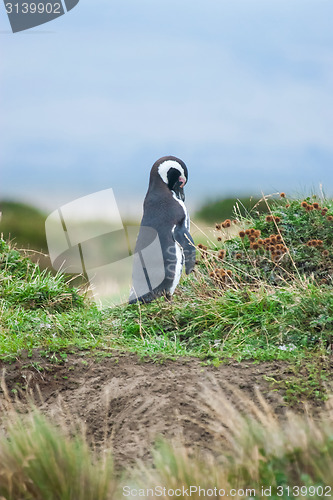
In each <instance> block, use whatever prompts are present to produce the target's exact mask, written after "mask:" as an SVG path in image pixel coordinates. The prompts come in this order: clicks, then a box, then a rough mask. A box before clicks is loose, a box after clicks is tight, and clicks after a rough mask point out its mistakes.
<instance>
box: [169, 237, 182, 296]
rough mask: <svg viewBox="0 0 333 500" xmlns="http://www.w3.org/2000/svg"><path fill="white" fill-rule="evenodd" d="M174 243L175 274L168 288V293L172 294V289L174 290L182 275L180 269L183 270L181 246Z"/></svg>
mask: <svg viewBox="0 0 333 500" xmlns="http://www.w3.org/2000/svg"><path fill="white" fill-rule="evenodd" d="M175 244H176V259H177V260H176V265H175V276H174V278H173V283H172V286H171V288H170V294H171V295H173V293H174V291H175V290H176V287H177V285H178V283H179V280H180V277H181V275H182V270H183V250H182V247H181V246H180V245H179V243H177V242H175Z"/></svg>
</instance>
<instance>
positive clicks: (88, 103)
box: [0, 0, 333, 251]
mask: <svg viewBox="0 0 333 500" xmlns="http://www.w3.org/2000/svg"><path fill="white" fill-rule="evenodd" d="M332 19H333V2H332V1H331V0H293V1H292V2H290V0H271V1H269V2H267V0H251V1H249V0H232V1H230V0H205V2H203V1H201V2H193V1H189V0H182V1H181V2H179V1H176V0H168V1H164V0H159V1H158V2H156V0H141V1H140V2H138V1H137V0H127V1H126V2H123V1H120V0H94V1H93V2H92V1H90V2H88V1H85V0H80V2H79V4H78V5H77V6H76V7H75V8H74V9H73V10H72V11H70V12H69V13H67V14H66V15H64V16H62V17H60V18H58V19H56V20H55V21H52V22H50V23H48V24H45V25H43V26H40V27H38V28H35V29H32V30H28V31H26V32H22V33H16V34H12V33H11V31H10V25H9V21H8V19H7V16H6V12H5V8H4V6H0V37H1V59H0V78H1V97H0V99H1V101H0V108H1V114H0V122H1V123H0V126H1V130H0V146H1V147H0V165H1V177H0V210H1V211H2V220H1V222H0V231H1V232H2V233H3V234H4V236H5V237H6V238H7V237H8V236H9V235H10V237H11V238H12V239H13V240H14V242H16V243H17V244H18V245H19V246H25V247H31V248H35V249H38V250H40V249H42V250H44V251H45V250H46V242H45V230H44V223H45V218H46V217H47V215H48V214H49V213H50V212H52V211H54V210H56V209H57V208H58V207H60V206H61V205H63V204H65V203H69V202H71V201H73V200H75V199H76V198H79V197H82V196H86V195H88V194H91V193H94V192H96V191H99V190H103V189H108V188H112V189H113V190H114V194H115V196H116V199H117V203H118V205H119V208H120V212H121V216H122V218H123V219H124V220H134V221H135V220H137V221H139V220H140V218H141V214H142V201H143V198H144V196H145V193H146V190H147V185H148V177H149V171H150V168H151V166H152V164H153V163H154V162H155V160H156V159H158V158H159V157H161V156H164V155H169V154H171V155H175V156H179V157H180V158H181V159H183V160H184V161H185V163H186V164H187V166H188V169H189V182H188V184H187V187H186V196H187V205H188V207H189V209H190V211H191V215H192V216H193V217H194V218H196V214H198V213H199V215H200V217H199V216H198V215H197V218H199V219H202V218H203V219H205V217H206V215H207V211H206V212H205V210H204V211H202V208H203V207H204V206H205V205H206V204H209V203H211V202H215V201H218V200H224V199H226V198H227V199H231V200H235V199H237V198H238V197H243V198H247V197H250V196H253V197H254V198H258V197H260V196H261V192H264V193H266V194H269V193H273V192H279V191H285V192H286V193H287V194H288V195H294V196H301V197H302V196H306V195H307V194H310V193H314V192H317V191H319V190H320V184H322V187H323V190H324V192H325V193H326V195H327V196H332V194H333V169H332V160H333V141H332V131H333V30H332ZM230 206H232V202H230V201H227V202H226V204H225V205H223V203H222V204H221V202H220V203H217V204H216V207H217V208H216V220H220V219H222V218H223V217H227V216H231V215H232V214H231V213H230V210H231V209H230V208H229V207H230ZM205 213H206V215H204V214H205ZM209 213H210V215H209V217H208V219H207V218H206V220H207V221H208V222H210V221H213V220H214V218H215V215H214V213H213V214H212V212H211V210H210V212H209ZM73 215H75V216H76V217H80V213H78V214H73Z"/></svg>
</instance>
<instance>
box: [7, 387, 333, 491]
mask: <svg viewBox="0 0 333 500" xmlns="http://www.w3.org/2000/svg"><path fill="white" fill-rule="evenodd" d="M228 389H229V390H232V391H233V392H234V395H235V396H236V398H238V402H237V406H239V405H240V406H241V407H242V411H240V410H239V409H237V408H236V406H235V405H234V404H232V403H230V400H229V399H228V398H227V397H226V396H225V394H224V392H223V391H222V390H221V388H220V387H219V386H218V385H217V384H216V383H214V380H212V384H210V385H209V386H208V385H206V386H203V387H202V391H201V394H200V396H201V397H200V401H198V404H200V405H203V406H204V407H205V411H206V412H207V415H208V416H209V418H208V420H207V423H201V425H202V430H203V431H205V430H206V431H207V430H209V431H210V432H211V433H212V435H213V436H214V449H213V450H210V451H209V450H208V449H207V450H206V451H203V450H199V449H196V448H195V446H192V447H190V448H189V447H188V446H185V444H182V443H181V442H179V441H178V442H167V441H165V440H164V439H158V440H157V442H156V445H155V447H154V448H153V450H152V461H151V462H145V463H143V462H141V463H138V464H137V465H136V466H134V468H132V469H127V470H126V471H122V472H121V473H119V472H118V473H117V472H116V471H114V469H113V462H112V456H111V454H110V451H109V450H110V443H109V442H108V439H105V441H104V442H103V444H102V446H101V448H95V447H91V445H89V444H88V442H87V438H86V434H85V431H84V426H82V425H81V424H80V422H79V423H78V422H77V419H75V422H76V423H75V425H73V421H74V420H73V419H69V420H70V421H71V425H69V424H68V415H67V416H63V417H62V418H66V422H65V421H64V422H61V421H60V422H58V423H57V424H56V423H51V422H50V421H49V420H47V419H46V418H45V417H44V416H42V415H41V414H40V413H39V412H38V411H37V410H36V409H34V408H32V409H31V411H30V413H29V414H28V415H25V416H19V415H18V414H17V413H15V412H13V408H12V404H11V403H10V401H9V399H7V404H8V405H9V409H8V408H7V419H6V418H5V419H3V425H4V428H5V431H1V432H0V495H2V498H6V500H17V499H20V500H32V499H33V500H39V499H41V500H53V499H54V500H55V499H61V500H71V499H73V500H77V499H80V500H88V499H91V500H110V499H118V498H124V496H125V497H126V496H130V495H132V497H133V496H134V497H135V496H144V497H148V496H149V497H151V498H157V497H159V498H164V499H169V498H172V497H174V494H175V493H174V492H175V491H177V493H176V495H177V496H178V497H180V498H187V497H188V491H191V497H192V498H194V499H197V498H201V497H202V496H203V495H204V493H203V492H204V491H205V492H207V495H208V496H212V497H213V498H223V497H225V496H233V497H234V498H246V497H247V498H250V497H252V498H253V497H256V498H267V496H269V497H270V498H273V499H278V498H297V497H299V496H301V497H303V498H322V497H330V496H331V494H332V488H333V413H332V402H329V404H328V405H327V409H326V412H325V413H324V414H323V415H322V416H321V417H320V418H318V417H317V418H316V419H313V418H312V417H311V416H310V415H307V416H299V415H296V414H294V413H292V412H289V413H288V415H287V417H286V419H284V420H281V419H278V418H277V417H276V415H275V414H274V413H273V411H272V409H271V408H270V406H269V405H268V404H267V402H266V401H265V400H264V399H263V398H262V396H261V395H260V393H257V396H256V401H251V400H249V399H247V398H246V397H244V395H240V394H239V393H237V391H235V390H234V389H232V388H230V387H229V388H228ZM101 425H103V422H101ZM199 488H200V490H199ZM186 492H187V493H186ZM214 492H215V493H214Z"/></svg>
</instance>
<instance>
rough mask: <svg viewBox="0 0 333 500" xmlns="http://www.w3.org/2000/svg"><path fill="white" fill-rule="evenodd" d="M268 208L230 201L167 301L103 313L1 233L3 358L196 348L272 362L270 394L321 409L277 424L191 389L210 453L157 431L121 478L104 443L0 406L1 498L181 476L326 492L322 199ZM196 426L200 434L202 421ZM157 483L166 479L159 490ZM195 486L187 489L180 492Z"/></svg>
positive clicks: (186, 480) (173, 352)
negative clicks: (140, 459) (228, 211)
mask: <svg viewBox="0 0 333 500" xmlns="http://www.w3.org/2000/svg"><path fill="white" fill-rule="evenodd" d="M263 203H264V204H265V200H264V201H263ZM316 203H318V205H320V209H319V208H316ZM266 207H267V211H266V212H263V211H262V210H260V211H257V210H256V207H254V208H253V209H252V210H251V211H250V212H249V211H247V210H246V209H244V208H242V207H241V205H240V204H239V205H238V206H237V207H236V210H235V213H234V215H233V216H234V219H233V221H234V222H233V221H232V220H230V221H229V220H228V219H227V220H223V223H221V222H220V221H219V220H217V221H215V224H216V225H215V224H214V226H215V229H214V227H213V228H212V234H213V236H212V237H210V238H208V237H207V242H206V241H205V242H204V243H205V244H203V243H200V245H198V264H197V266H196V269H195V271H194V273H193V274H192V275H190V276H188V277H186V278H184V279H183V280H182V282H181V284H180V286H179V287H178V289H177V292H176V294H175V297H174V300H173V302H172V303H169V302H166V301H164V299H163V298H162V299H159V300H157V301H155V302H153V303H151V304H148V305H140V304H136V305H131V306H130V305H124V306H119V307H116V308H113V309H103V310H101V309H99V308H98V307H97V306H96V304H94V303H91V302H89V300H88V299H87V298H86V297H84V295H83V293H82V291H80V290H79V289H77V288H75V287H73V286H72V285H71V283H70V282H68V281H67V279H66V278H65V277H64V276H63V275H61V274H57V275H55V276H54V275H52V274H51V273H50V272H48V271H47V270H45V271H41V269H40V268H39V267H38V265H36V264H35V263H33V262H32V261H31V260H30V259H28V258H26V257H25V256H24V255H22V254H21V253H20V252H19V251H17V250H16V249H15V248H12V247H11V246H10V245H9V244H8V243H6V242H5V241H3V240H1V242H0V308H1V316H0V352H1V359H2V360H5V361H8V362H11V361H12V360H13V359H15V358H16V357H18V356H19V355H20V353H21V351H23V350H24V351H27V352H28V359H29V353H31V352H32V350H33V349H36V348H37V349H39V350H40V351H41V352H42V353H43V355H44V356H45V357H48V359H49V360H51V359H52V361H54V362H56V363H63V362H64V361H65V360H66V356H67V354H66V353H67V352H68V351H69V350H73V349H74V350H77V349H79V350H89V354H91V355H94V354H95V355H96V357H98V356H107V355H109V354H110V353H112V350H113V349H123V350H128V351H132V352H136V353H137V354H138V355H139V356H141V357H145V356H149V357H150V358H153V359H155V360H156V361H161V360H163V359H165V358H174V357H176V356H196V357H199V358H200V359H201V360H202V362H203V363H206V364H209V363H211V364H214V365H218V364H220V363H224V362H228V360H237V361H242V360H252V361H254V362H261V361H276V360H282V361H285V362H286V363H288V364H289V367H290V375H289V376H288V377H287V378H286V377H284V378H281V379H279V378H278V376H275V377H274V378H273V377H267V376H266V379H267V380H268V382H269V383H270V385H271V390H272V391H274V390H280V391H281V390H282V393H283V394H284V396H285V398H286V400H287V401H290V402H291V403H294V402H298V401H299V400H304V399H305V400H307V399H319V400H328V401H327V403H326V404H327V411H326V413H325V415H323V416H322V417H317V418H316V419H313V418H311V416H309V415H306V416H303V417H300V416H297V415H295V414H293V413H288V415H287V418H286V419H282V420H281V419H280V420H278V419H277V417H276V416H275V415H274V414H273V412H272V410H271V409H270V407H269V406H268V405H267V404H266V402H265V401H264V400H263V399H262V398H261V396H260V395H259V394H258V395H257V401H256V402H253V401H249V400H246V398H244V396H242V397H241V396H239V397H240V406H241V407H242V411H239V410H238V409H236V408H235V407H234V406H233V405H231V403H230V402H229V401H228V399H227V398H226V397H225V396H224V394H223V393H222V391H221V390H220V388H219V387H215V389H208V388H207V387H203V388H202V391H201V398H202V401H201V403H200V404H202V405H205V407H206V410H207V415H208V414H209V415H211V416H212V419H211V420H210V421H211V422H214V426H213V428H210V429H209V430H210V432H213V433H214V436H215V439H214V443H215V450H214V452H213V453H212V452H208V451H207V453H206V454H203V451H202V450H196V449H195V447H192V448H191V449H189V448H188V447H186V446H185V445H182V444H179V442H178V443H176V444H174V443H167V442H165V441H163V440H162V441H159V442H158V443H157V444H156V446H155V448H154V449H153V451H152V456H153V463H145V464H141V465H140V466H137V467H136V468H135V469H134V470H132V471H128V472H126V473H123V475H122V476H120V475H119V474H117V473H115V472H114V470H113V466H112V457H111V456H110V454H109V452H107V451H106V450H108V449H109V448H110V443H104V444H105V446H104V448H103V447H102V448H103V449H95V448H94V447H91V446H90V445H89V444H88V443H87V439H86V437H85V433H84V431H83V430H82V429H81V427H79V428H78V427H77V426H76V427H75V428H72V427H71V428H70V429H67V427H66V426H65V425H63V426H62V425H61V423H60V426H59V423H58V424H55V423H51V422H49V421H48V420H46V419H45V417H43V416H41V415H40V414H39V413H38V412H37V411H36V410H32V411H31V413H30V414H29V415H25V416H19V415H18V414H16V413H15V412H13V411H12V409H10V408H9V410H8V409H7V410H6V411H3V412H2V423H1V427H3V429H4V431H1V432H0V498H1V496H2V497H3V498H6V499H10V500H14V499H15V500H16V499H18V498H20V499H24V500H25V499H26V500H30V499H35V500H38V499H43V500H53V499H58V498H59V499H60V498H61V499H62V500H63V499H68V500H69V499H78V498H80V499H82V500H85V499H89V498H91V499H96V500H99V499H101V500H102V499H111V498H112V499H113V498H123V496H124V494H125V496H126V492H127V491H128V490H127V489H125V490H124V489H123V488H128V487H129V486H130V488H132V489H134V490H136V491H141V490H142V491H143V490H146V489H147V488H148V489H150V490H151V491H150V493H149V495H150V497H152V498H155V497H157V496H159V497H161V496H162V498H170V497H171V496H172V495H171V493H172V491H171V490H175V489H177V488H183V487H184V488H185V489H186V488H189V487H190V486H197V487H198V486H200V487H201V488H202V489H206V490H207V489H209V490H211V489H214V488H215V487H216V488H217V489H218V490H221V491H223V490H224V492H225V493H226V494H228V492H230V490H231V489H233V490H235V492H236V494H235V495H233V496H234V498H244V497H250V496H251V497H253V496H256V497H259V498H264V497H266V498H267V496H270V497H271V498H296V497H298V496H299V495H300V496H303V497H304V498H322V497H323V496H331V495H332V487H333V482H332V481H333V479H332V478H333V413H332V401H331V400H330V399H329V393H328V390H327V387H329V385H330V383H331V381H332V376H331V364H332V363H331V360H332V358H331V353H332V345H333V340H332V335H333V294H332V285H333V283H332V257H333V255H332V244H333V232H332V219H331V217H333V202H332V200H321V201H320V203H319V202H318V201H317V199H316V198H314V197H312V198H307V199H306V200H288V199H287V198H285V197H282V198H279V199H277V200H275V201H274V199H271V200H270V203H268V204H267V205H266ZM307 207H308V208H307ZM309 207H312V208H309ZM324 207H325V208H327V210H324V211H323V208H324ZM323 212H324V213H323ZM251 230H252V231H251ZM241 231H244V232H246V231H247V234H245V235H243V233H241ZM239 233H241V235H239ZM278 236H279V237H280V238H278ZM260 240H262V241H260ZM265 240H266V243H264V241H265ZM268 240H269V241H268ZM201 241H202V240H201ZM309 242H311V244H309ZM313 242H316V243H313ZM279 245H280V246H279ZM279 250H280V252H279ZM27 362H29V361H27ZM35 368H36V370H42V368H43V367H42V366H39V365H36V366H35ZM229 390H232V391H234V389H232V388H229ZM234 392H235V391H234ZM7 404H8V401H7ZM9 406H10V405H9ZM4 408H5V406H4ZM6 415H7V417H6ZM66 422H67V421H66ZM101 424H102V423H101ZM201 425H202V427H203V432H204V431H205V426H210V425H211V424H209V423H206V424H203V423H202V424H201ZM62 427H63V428H62ZM66 429H67V430H66ZM157 485H161V486H163V487H165V488H166V489H165V490H163V491H162V494H161V495H159V492H160V491H159V490H158V491H156V490H155V487H156V486H157ZM295 486H296V489H295ZM297 487H299V488H300V489H299V490H297ZM288 488H289V489H288ZM321 488H322V489H321ZM169 490H170V491H169ZM250 490H254V492H253V491H250ZM214 495H215V498H222V496H223V494H222V493H218V492H216V494H215V493H214ZM180 496H181V497H186V495H185V494H182V495H180ZM199 496H202V495H199V491H198V490H196V491H193V494H192V497H194V498H199ZM224 496H225V495H224Z"/></svg>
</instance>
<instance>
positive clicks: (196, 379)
mask: <svg viewBox="0 0 333 500" xmlns="http://www.w3.org/2000/svg"><path fill="white" fill-rule="evenodd" d="M0 371H1V372H3V371H5V374H4V379H5V386H4V385H3V390H2V391H1V390H0V408H1V401H2V403H3V405H2V407H3V408H4V407H5V406H6V401H5V399H6V398H5V397H4V392H6V391H8V394H9V397H10V398H11V399H12V401H13V404H14V405H16V406H17V408H18V409H19V410H20V411H21V412H22V411H23V412H24V411H27V409H28V408H29V401H28V400H29V398H33V399H34V402H35V404H36V405H37V406H38V407H39V408H40V409H41V411H42V412H43V413H45V414H47V415H48V416H49V417H54V418H55V419H56V420H57V419H58V417H62V422H66V421H68V419H73V420H74V421H81V422H84V423H85V426H86V432H87V436H88V438H89V439H90V440H91V441H92V442H94V443H95V444H96V445H97V446H105V443H106V442H108V443H111V444H110V447H111V448H112V451H113V454H114V458H115V464H116V467H117V468H120V467H124V466H125V467H127V466H131V465H133V464H134V463H135V461H136V460H137V459H144V460H147V459H150V450H151V447H152V444H153V443H154V441H155V440H156V438H157V437H158V436H164V437H166V438H174V437H177V436H178V437H179V436H180V435H181V436H182V439H183V442H185V444H186V445H188V446H190V447H194V446H198V447H199V448H200V449H202V450H207V449H209V450H213V449H214V434H213V433H212V432H211V426H210V423H211V422H210V420H211V419H212V414H210V413H209V412H207V407H206V406H205V404H204V401H203V398H202V390H203V386H206V387H207V386H208V387H209V386H212V387H213V386H215V387H216V385H218V386H220V387H221V388H222V389H223V390H224V392H225V394H226V395H227V397H228V398H230V399H231V401H232V402H234V403H235V404H236V406H237V405H238V406H239V405H240V406H241V403H240V401H241V399H239V398H236V396H235V393H234V391H233V390H232V389H231V388H233V389H238V390H239V391H240V393H241V394H244V395H245V396H246V397H247V398H248V399H250V400H253V401H254V400H256V395H255V392H256V388H259V390H260V391H261V393H262V394H263V395H264V397H265V399H266V400H267V401H268V402H269V403H270V405H271V407H272V409H273V410H274V411H275V413H276V414H278V415H280V416H281V417H282V418H283V415H284V413H285V411H286V409H287V404H286V402H285V401H284V399H283V391H281V390H278V391H277V390H273V389H272V385H271V384H270V383H269V382H268V381H267V380H265V378H264V376H265V375H266V376H268V377H274V378H275V379H276V380H283V379H286V378H288V377H289V376H290V367H289V365H288V364H287V363H284V362H278V361H275V362H264V363H259V364H258V363H252V362H242V363H237V362H231V363H229V364H221V365H220V366H218V367H214V366H207V365H206V366H205V365H204V364H203V363H202V362H200V360H197V359H193V358H190V359H183V358H182V359H178V360H176V361H171V360H167V361H163V362H161V363H159V362H154V361H152V360H149V359H148V360H147V359H145V360H140V359H139V358H138V357H137V356H136V355H134V354H129V353H120V352H117V351H115V352H114V353H113V354H112V355H111V356H110V357H101V358H96V356H92V355H91V354H90V353H85V352H78V353H73V354H68V355H67V359H66V360H65V361H63V360H61V358H60V355H59V354H58V353H57V354H56V355H54V356H53V357H52V356H51V355H49V356H48V357H47V358H45V357H43V356H41V353H40V352H39V351H34V353H33V355H32V357H27V356H21V357H20V358H19V359H17V360H16V362H14V363H12V364H8V363H3V362H0ZM5 387H6V388H5ZM7 404H8V402H7ZM309 404H310V406H312V408H314V409H315V411H318V410H320V409H321V407H323V405H324V403H323V402H318V401H312V402H311V401H310V403H309ZM294 410H296V411H300V412H302V411H304V406H303V404H302V401H299V403H297V404H294ZM58 421H59V419H58Z"/></svg>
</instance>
